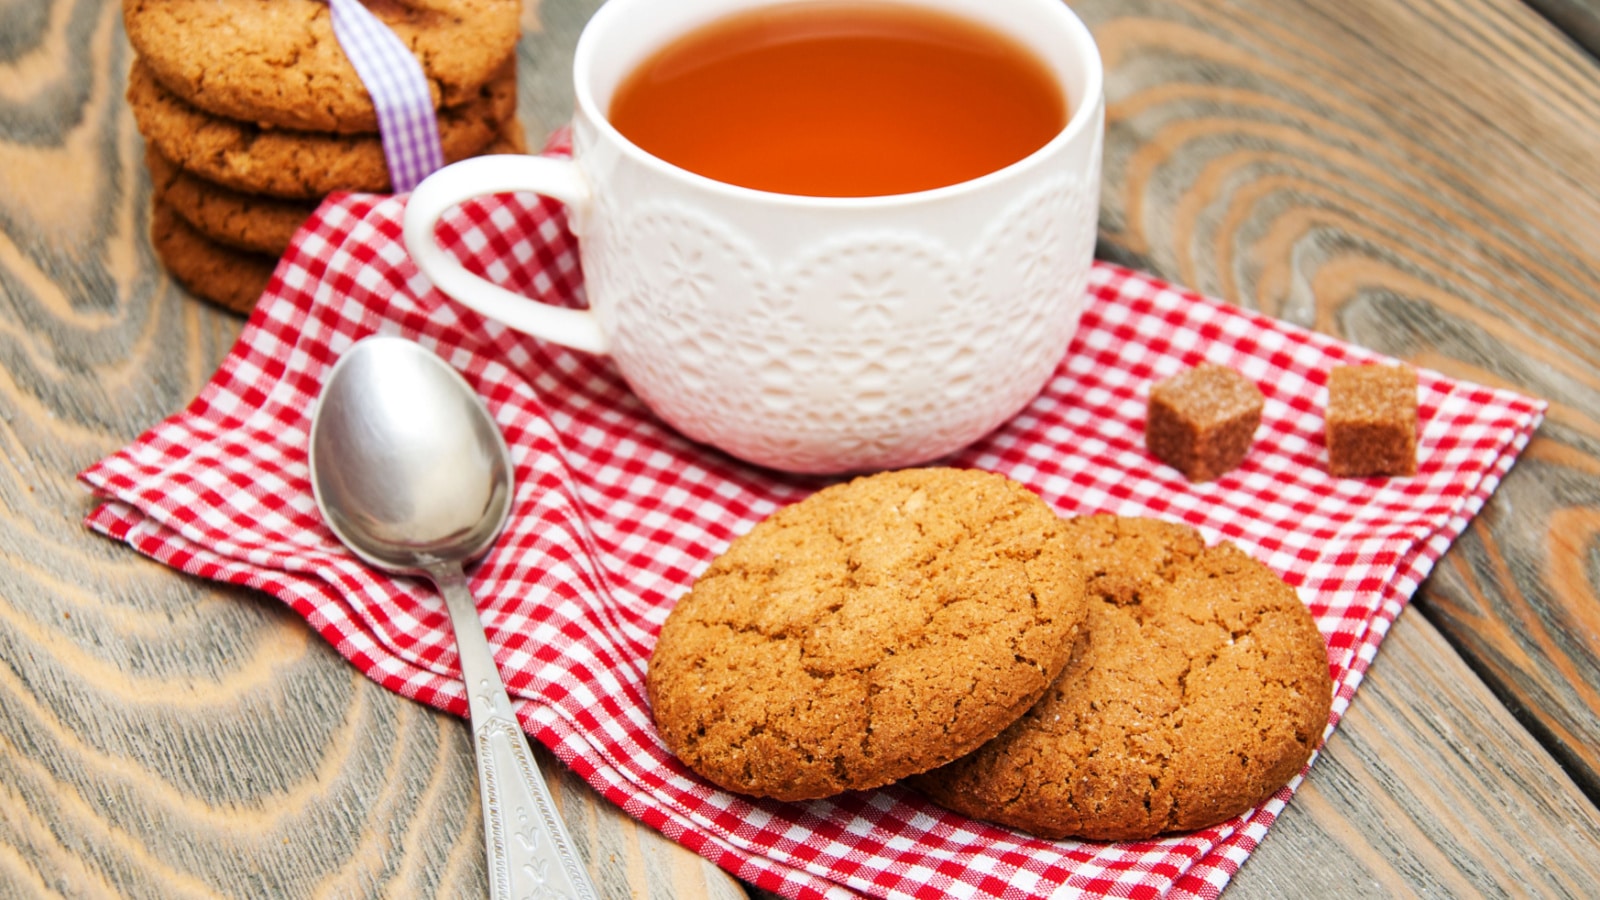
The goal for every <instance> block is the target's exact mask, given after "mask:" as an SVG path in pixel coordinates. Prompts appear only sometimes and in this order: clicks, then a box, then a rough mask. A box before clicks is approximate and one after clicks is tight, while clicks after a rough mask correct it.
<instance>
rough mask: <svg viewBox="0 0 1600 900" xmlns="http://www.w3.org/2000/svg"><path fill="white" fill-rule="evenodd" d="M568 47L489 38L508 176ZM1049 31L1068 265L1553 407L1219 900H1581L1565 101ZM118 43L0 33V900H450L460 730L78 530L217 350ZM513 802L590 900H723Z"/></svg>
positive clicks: (1286, 27)
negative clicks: (1072, 261) (1097, 235)
mask: <svg viewBox="0 0 1600 900" xmlns="http://www.w3.org/2000/svg"><path fill="white" fill-rule="evenodd" d="M595 5H596V4H595V0H547V2H546V3H545V4H544V5H543V6H540V7H535V6H531V5H530V6H529V7H528V9H527V13H526V15H525V23H526V24H527V26H528V28H527V30H528V35H527V37H526V38H525V39H524V41H523V43H522V44H521V45H520V46H519V51H518V55H519V60H520V65H521V77H520V83H521V87H522V96H521V101H520V110H521V114H522V116H523V122H524V124H525V125H526V126H527V128H528V130H529V132H530V135H529V136H530V138H531V139H533V140H534V141H535V142H537V141H538V140H539V139H540V138H541V137H542V135H543V134H544V133H545V132H546V131H548V130H549V129H550V128H551V127H554V126H555V125H556V124H559V123H560V122H562V121H564V120H565V118H566V115H567V111H568V109H569V108H570V100H569V97H570V79H569V77H568V74H567V72H568V67H569V66H570V59H571V52H572V46H573V43H574V41H575V39H576V34H577V31H578V29H579V28H580V27H581V24H582V22H584V21H585V20H586V19H587V17H588V14H589V12H590V11H591V10H592V9H593V7H594V6H595ZM1075 6H1076V7H1077V8H1078V9H1079V10H1080V12H1081V13H1082V14H1083V15H1084V16H1085V18H1086V19H1087V20H1088V21H1089V22H1090V23H1091V25H1092V26H1093V28H1094V30H1095V32H1096V35H1097V38H1098V39H1099V40H1100V42H1101V45H1102V49H1103V52H1104V54H1105V56H1106V59H1107V62H1108V69H1109V71H1108V81H1107V85H1108V91H1109V95H1110V96H1109V99H1110V101H1111V102H1110V106H1109V113H1110V120H1109V126H1110V130H1109V132H1108V141H1107V159H1106V163H1107V165H1106V181H1105V186H1104V207H1103V210H1102V224H1103V231H1102V235H1101V237H1102V252H1103V253H1104V254H1106V255H1110V256H1113V257H1115V258H1117V259H1120V260H1123V261H1128V262H1133V263H1135V264H1138V265H1141V266H1144V267H1145V268H1149V269H1152V270H1154V271H1156V272H1157V273H1159V274H1162V275H1165V276H1167V277H1169V278H1174V279H1176V280H1180V281H1184V282H1187V283H1189V284H1192V285H1194V286H1196V287H1199V288H1200V289H1202V290H1206V291H1208V292H1211V293H1215V294H1219V295H1222V296H1224V297H1226V298H1227V299H1230V300H1232V301H1234V302H1237V303H1241V304H1243V305H1246V306H1252V307H1255V308H1259V309H1263V310H1266V311H1268V312H1270V313H1272V314H1274V315H1279V316H1283V317H1285V318H1289V319H1292V320H1294V321H1299V322H1302V323H1304V324H1308V325H1311V326H1313V327H1316V328H1319V329H1321V330H1324V331H1328V332H1331V333H1335V334H1340V335H1342V336H1344V337H1347V338H1350V339H1352V340H1356V341H1358V342H1361V343H1365V344H1368V345H1370V346H1373V347H1376V348H1378V349H1380V350H1385V351H1387V352H1391V353H1395V354H1397V355H1401V356H1405V357H1407V358H1410V359H1413V360H1415V361H1417V362H1419V363H1421V364H1424V365H1429V366H1432V367H1435V368H1439V369H1441V370H1444V371H1446V372H1449V373H1450V374H1453V375H1459V376H1462V377H1468V378H1472V379H1475V380H1479V381H1485V382H1488V383H1492V384H1501V385H1508V386H1517V387H1519V388H1521V389H1523V390H1527V391H1530V392H1533V393H1537V394H1540V395H1541V396H1545V397H1548V398H1550V399H1551V400H1552V402H1553V408H1552V414H1551V418H1550V421H1549V423H1547V425H1546V426H1545V429H1544V430H1543V431H1542V432H1541V434H1540V436H1539V438H1538V439H1537V440H1536V441H1535V444H1534V445H1533V447H1532V448H1530V451H1529V454H1528V458H1527V459H1526V460H1525V461H1524V462H1523V463H1521V464H1519V466H1518V468H1517V469H1516V470H1515V471H1514V472H1513V474H1512V476H1511V477H1510V478H1509V479H1508V480H1507V482H1506V484H1505V485H1503V486H1502V488H1501V490H1500V492H1499V494H1498V495H1497V496H1496V498H1495V500H1494V501H1492V502H1491V503H1490V505H1489V507H1488V509H1487V510H1486V511H1485V514H1484V516H1483V517H1482V518H1481V519H1480V520H1479V522H1478V523H1477V524H1475V525H1474V526H1473V528H1472V529H1471V530H1470V531H1469V532H1468V534H1467V536H1466V537H1465V538H1463V540H1462V541H1461V542H1459V543H1458V545H1457V547H1456V548H1455V549H1454V550H1453V551H1452V552H1451V554H1449V555H1448V556H1447V557H1446V559H1445V561H1444V563H1443V564H1442V565H1441V566H1440V567H1439V570H1438V571H1437V572H1436V573H1435V576H1434V578H1433V579H1432V580H1431V581H1430V582H1429V584H1428V585H1427V586H1426V588H1425V590H1424V593H1423V598H1422V600H1421V601H1420V603H1419V607H1420V611H1421V612H1422V613H1423V615H1422V616H1419V615H1418V610H1413V611H1409V612H1407V613H1406V614H1404V615H1403V616H1402V617H1401V619H1400V621H1399V623H1398V624H1397V625H1396V627H1395V629H1394V631H1393V633H1392V634H1391V636H1390V637H1389V639H1388V641H1387V642H1386V643H1385V645H1384V648H1383V650H1382V652H1381V653H1380V654H1379V657H1378V660H1377V662H1376V664H1375V665H1374V667H1373V669H1372V671H1371V673H1370V674H1369V677H1368V680H1367V683H1366V685H1365V686H1364V687H1363V688H1362V691H1361V693H1360V695H1359V696H1358V698H1357V700H1356V702H1355V704H1354V705H1353V706H1352V708H1351V711H1350V713H1349V715H1348V717H1347V718H1346V720H1345V723H1344V725H1343V726H1342V727H1341V729H1340V731H1339V733H1338V734H1337V735H1335V737H1334V739H1333V741H1332V742H1331V744H1330V745H1329V747H1328V748H1327V750H1326V752H1325V754H1324V757H1323V758H1322V759H1321V760H1320V761H1319V762H1318V764H1317V767H1316V768H1315V769H1314V770H1313V772H1312V775H1311V777H1310V779H1309V780H1308V782H1307V785H1306V787H1305V788H1304V789H1303V792H1302V794H1301V796H1300V797H1299V798H1298V799H1297V800H1296V801H1295V802H1294V803H1293V804H1292V805H1291V806H1290V807H1289V809H1288V811H1287V813H1286V814H1285V815H1284V817H1283V819H1282V820H1281V821H1280V822H1279V824H1278V825H1277V826H1275V828H1274V829H1273V831H1272V833H1271V835H1270V837H1269V838H1268V839H1267V840H1266V841H1265V842H1264V843H1263V844H1262V846H1261V847H1260V848H1259V849H1258V850H1257V852H1256V854H1255V855H1254V856H1253V857H1252V858H1251V860H1250V862H1249V863H1248V864H1247V865H1246V866H1245V867H1244V869H1243V870H1242V871H1241V873H1240V874H1239V876H1238V878H1237V880H1236V883H1235V885H1234V887H1233V888H1231V889H1230V892H1229V893H1230V896H1241V897H1250V896H1262V897H1283V896H1290V897H1294V896H1299V897H1313V896H1316V897H1321V896H1326V895H1328V894H1330V893H1337V894H1339V895H1350V896H1391V895H1408V894H1433V895H1439V894H1444V895H1474V894H1481V895H1491V896H1495V895H1507V896H1510V895H1526V894H1535V895H1542V896H1572V897H1591V896H1600V826H1597V824H1596V813H1595V808H1594V806H1593V804H1592V803H1591V802H1590V801H1589V799H1587V798H1585V797H1584V795H1583V793H1582V792H1581V790H1580V785H1587V786H1590V789H1591V790H1592V789H1593V788H1592V785H1593V783H1594V772H1595V771H1596V768H1597V763H1596V760H1595V754H1596V752H1597V751H1596V750H1595V748H1596V746H1597V745H1600V740H1597V736H1600V735H1597V726H1596V713H1595V710H1596V708H1597V704H1596V700H1595V691H1596V685H1597V684H1600V671H1597V665H1596V647H1597V643H1600V627H1597V625H1596V613H1595V610H1596V608H1597V606H1596V603H1595V599H1596V594H1597V590H1596V584H1597V583H1600V563H1597V562H1596V560H1597V559H1600V556H1597V549H1596V548H1597V547H1600V542H1597V540H1596V537H1595V535H1596V533H1597V529H1600V515H1597V510H1600V492H1597V487H1600V423H1597V421H1596V414H1597V411H1600V403H1597V402H1595V401H1596V400H1597V399H1600V397H1597V396H1596V395H1597V388H1600V384H1597V383H1600V374H1597V373H1600V366H1597V365H1596V362H1597V359H1596V349H1595V348H1596V347H1597V346H1600V341H1597V340H1596V338H1597V337H1600V334H1597V333H1596V332H1597V330H1600V279H1597V278H1596V277H1595V276H1596V274H1597V270H1600V264H1597V257H1596V250H1595V249H1594V248H1595V246H1596V238H1597V237H1600V215H1597V213H1600V197H1597V194H1596V191H1595V190H1594V189H1593V188H1591V187H1590V186H1589V185H1590V178H1589V174H1590V173H1592V172H1595V171H1600V167H1596V166H1595V163H1596V162H1600V159H1596V157H1597V156H1600V141H1597V140H1596V138H1597V137H1600V135H1597V133H1596V132H1597V130H1600V115H1596V113H1597V112H1600V89H1597V84H1600V80H1597V73H1596V70H1595V66H1594V63H1593V62H1592V61H1591V60H1589V59H1588V58H1586V57H1584V56H1582V55H1581V54H1579V53H1578V52H1577V51H1576V50H1575V49H1574V48H1573V46H1572V44H1571V43H1570V42H1568V41H1567V40H1566V39H1564V38H1563V37H1561V36H1560V35H1558V34H1557V33H1556V32H1555V31H1554V30H1553V29H1552V28H1550V27H1549V26H1548V25H1547V24H1546V23H1544V22H1543V21H1542V20H1540V19H1539V18H1538V17H1537V16H1536V15H1534V14H1533V12H1532V11H1531V10H1529V9H1527V8H1525V7H1522V6H1518V5H1517V4H1515V3H1509V2H1498V0H1497V2H1490V0H1483V2H1466V0H1461V2H1446V0H1432V2H1417V3H1410V4H1407V3H1401V2H1400V0H1352V2H1344V3H1338V2H1333V0H1324V2H1312V0H1283V2H1275V0H1238V2H1232V3H1226V4H1224V3H1221V2H1216V3H1205V2H1199V0H1126V2H1115V3H1114V2H1111V0H1094V2H1088V0H1084V2H1079V3H1076V4H1075ZM118 10H119V6H118V4H116V3H114V2H109V0H48V2H46V0H0V360H3V361H4V365H3V367H0V454H3V464H0V504H3V508H4V515H3V516H0V898H10V897H18V898H21V897H36V896H70V897H105V896H127V897H152V898H154V897H202V896H204V897H210V896H248V897H318V896H325V897H340V898H342V897H379V896H391V897H430V896H449V897H455V896H482V895H483V894H484V890H485V886H484V878H483V862H482V855H483V846H482V836H481V830H480V829H481V826H480V825H479V818H478V811H477V787H476V779H475V776H474V774H473V770H472V768H471V761H470V754H469V752H468V736H467V732H466V729H465V727H464V725H463V724H462V723H461V722H460V721H458V720H455V719H453V718H450V717H446V716H441V715H439V714H437V713H435V712H433V711H432V710H429V709H426V708H423V707H421V706H418V705H416V704H413V703H410V702H408V701H405V700H402V699H400V698H398V697H396V696H394V695H392V694H390V693H388V692H386V691H383V690H382V689H379V688H377V687H376V686H375V685H373V684H371V683H370V682H367V681H366V680H365V679H363V678H361V677H360V676H359V675H357V674H356V673H355V672H354V671H353V670H352V669H351V668H350V667H349V666H348V665H347V664H346V663H345V662H344V661H343V660H342V659H340V658H339V657H338V656H337V655H336V654H335V653H333V651H332V650H331V649H329V648H328V647H327V646H325V645H324V644H323V643H322V642H321V641H320V640H319V639H318V638H317V637H316V636H315V635H314V634H312V633H311V632H310V631H309V630H308V629H307V628H306V627H305V625H304V624H303V623H302V622H301V621H300V620H299V619H298V618H297V617H295V616H294V615H293V614H292V613H289V612H287V611H286V610H284V609H283V608H282V607H280V606H279V605H278V604H277V603H276V602H275V601H273V600H271V599H270V598H267V597H265V596H262V595H258V594H254V593H251V592H247V591H239V590H234V589H228V588H221V587H218V586H215V585H211V584H208V583H203V582H199V581H196V580H193V579H189V578H186V577H183V576H181V575H177V574H174V573H173V572H171V571H170V570H167V569H165V568H162V567H160V566H157V565H155V564H153V563H150V562H148V561H145V560H143V559H142V558H140V557H138V556H137V555H136V554H133V553H132V552H131V551H129V550H128V549H127V548H125V547H122V546H120V545H117V544H113V543H111V542H109V541H105V540H102V539H99V538H97V537H94V536H93V535H90V534H89V533H88V532H86V531H85V530H84V529H83V527H82V526H81V524H80V523H81V518H82V516H83V514H84V513H85V512H86V511H87V509H88V508H89V502H88V499H87V498H86V497H85V496H84V495H83V492H82V491H81V489H80V488H79V487H78V486H77V485H76V483H75V482H74V480H73V474H74V473H76V472H77V471H78V470H80V469H81V468H83V467H84V466H86V465H88V464H89V463H91V462H93V461H94V460H96V459H98V458H99V457H101V456H103V455H104V454H105V453H107V452H109V451H111V450H113V449H115V448H116V447H118V446H120V445H122V444H124V443H126V442H127V441H129V440H131V439H132V438H133V437H135V436H136V435H137V434H138V433H139V432H140V431H141V430H142V429H144V428H145V427H148V426H149V425H151V424H153V423H154V422H156V421H158V420H159V419H160V418H162V417H163V416H165V415H167V414H169V413H171V412H172V411H174V410H176V409H178V408H180V407H181V406H182V405H183V404H184V403H185V402H186V401H187V400H188V399H189V398H190V397H192V396H193V395H194V393H195V392H197V391H198V390H199V388H200V387H201V385H202V384H203V383H204V382H205V380H206V379H207V378H208V377H209V375H210V373H211V371H212V370H213V369H214V367H215V366H216V365H217V363H218V362H219V361H220V359H221V358H222V356H223V355H224V354H225V353H226V351H227V349H228V347H229V346H230V345H231V343H232V341H233V339H234V337H235V336H236V335H237V332H238V327H239V322H238V320H237V319H235V318H233V317H231V316H229V315H227V314H225V313H220V312H218V311H215V310H213V309H211V308H209V307H207V306H204V305H203V304H199V303H197V302H195V301H194V300H192V299H191V298H189V297H187V296H186V295H184V294H183V293H182V292H181V291H180V290H178V289H177V288H175V287H174V286H173V285H172V284H171V283H170V281H169V280H168V279H167V278H166V277H165V276H164V274H163V273H162V272H161V270H160V268H159V267H158V266H157V265H156V263H155V261H154V258H153V257H152V255H151V253H150V249H149V245H148V241H147V240H146V239H145V236H144V228H145V216H146V215H147V211H148V202H149V198H148V190H149V187H148V182H147V180H146V178H145V176H144V174H143V170H142V166H141V163H140V149H139V147H140V142H139V138H138V135H137V134H136V133H135V132H134V130H133V126H132V121H131V117H130V116H129V115H128V113H127V111H126V109H125V106H124V104H123V103H122V101H121V91H122V83H123V78H124V75H125V73H126V71H127V67H128V64H129V62H130V59H129V56H128V50H127V47H126V45H125V43H124V41H123V39H122V37H121V33H120V27H119V25H118V21H117V20H118ZM1436 626H1437V627H1436ZM1480 675H1481V676H1482V677H1481V679H1480V677H1479V676H1480ZM1491 686H1492V687H1493V688H1494V689H1495V691H1498V692H1499V693H1498V696H1497V694H1496V693H1495V692H1493V691H1491V690H1490V687H1491ZM1502 701H1505V702H1506V703H1508V704H1509V707H1508V705H1505V704H1503V702H1502ZM363 730H365V731H368V732H371V733H374V734H377V735H379V736H380V738H381V739H380V741H379V742H378V744H377V746H376V748H371V747H368V746H366V745H365V744H363V743H362V742H361V741H359V740H358V739H357V737H356V736H357V735H358V734H359V733H361V732H362V731H363ZM1541 742H1542V743H1543V744H1544V745H1545V747H1548V748H1549V750H1547V749H1545V747H1541V746H1540V744H1541ZM1552 752H1553V754H1554V755H1552ZM542 762H544V763H546V764H547V772H549V773H551V780H552V782H553V783H554V785H555V788H556V794H557V797H558V799H559V801H560V803H561V805H562V807H563V810H564V811H565V813H566V814H567V819H568V822H569V824H572V825H574V826H576V827H575V830H576V831H577V832H578V839H579V843H580V850H581V852H582V853H583V855H584V857H585V859H586V861H587V862H588V864H589V866H590V868H591V871H594V872H596V873H597V874H598V875H599V876H600V877H601V879H602V883H603V884H605V885H607V886H608V888H609V890H608V895H609V896H630V895H631V896H649V897H694V896H701V895H712V896H732V895H735V894H736V892H737V890H738V888H737V886H736V885H734V884H733V883H732V882H731V880H729V879H727V878H725V877H723V876H721V875H720V873H717V872H715V871H714V870H711V869H710V868H709V866H708V865H707V864H705V863H703V862H702V861H700V860H699V859H698V858H697V857H693V856H692V855H689V854H687V853H686V852H684V851H682V850H681V849H679V848H677V847H675V846H672V845H670V844H667V843H666V842H665V841H663V840H662V839H661V838H660V837H659V836H658V835H656V834H654V833H653V832H650V831H649V830H648V829H643V828H640V827H638V826H636V825H634V824H633V823H632V822H631V820H628V819H627V818H626V817H625V816H622V814H621V813H620V812H618V811H616V810H615V809H612V808H611V807H609V806H607V805H606V804H604V803H600V802H597V800H596V798H595V797H594V795H593V793H592V792H591V791H589V789H588V788H587V787H586V786H585V785H583V784H582V783H581V782H580V781H578V780H577V779H575V778H573V777H572V776H570V775H569V774H566V773H565V772H563V771H561V770H560V769H559V767H558V766H556V765H555V764H554V762H553V761H552V760H550V758H549V756H548V755H547V754H546V755H543V756H542ZM1562 765H1565V766H1567V767H1568V770H1569V771H1570V772H1571V773H1572V776H1571V777H1569V776H1568V775H1567V774H1566V773H1565V772H1563V771H1562Z"/></svg>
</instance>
